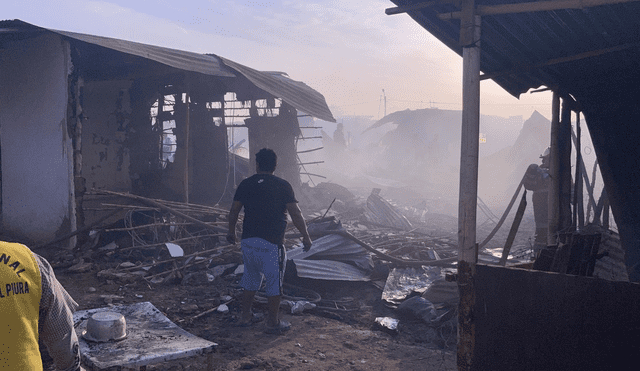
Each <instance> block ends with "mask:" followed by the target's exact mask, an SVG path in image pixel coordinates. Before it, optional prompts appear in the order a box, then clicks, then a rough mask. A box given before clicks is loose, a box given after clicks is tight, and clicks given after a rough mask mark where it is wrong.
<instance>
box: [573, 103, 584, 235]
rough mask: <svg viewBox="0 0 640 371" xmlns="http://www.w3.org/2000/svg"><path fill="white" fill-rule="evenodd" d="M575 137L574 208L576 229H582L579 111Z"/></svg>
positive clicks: (582, 165)
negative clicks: (576, 212)
mask: <svg viewBox="0 0 640 371" xmlns="http://www.w3.org/2000/svg"><path fill="white" fill-rule="evenodd" d="M576 136H577V138H576V139H577V143H576V179H575V182H576V190H575V192H576V201H577V202H576V207H577V209H578V215H577V219H578V224H577V226H578V229H581V228H582V227H584V197H583V195H582V194H583V189H584V183H583V179H582V178H583V176H582V174H583V172H585V170H586V169H584V163H583V161H582V148H581V146H582V144H581V140H580V138H581V136H582V128H581V127H580V111H577V112H576Z"/></svg>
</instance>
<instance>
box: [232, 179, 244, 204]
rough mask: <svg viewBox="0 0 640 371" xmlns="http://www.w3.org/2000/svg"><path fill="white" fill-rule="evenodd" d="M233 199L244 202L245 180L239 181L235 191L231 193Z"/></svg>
mask: <svg viewBox="0 0 640 371" xmlns="http://www.w3.org/2000/svg"><path fill="white" fill-rule="evenodd" d="M233 200H234V201H240V202H242V203H243V204H245V203H246V201H247V187H246V182H244V181H242V182H240V184H239V185H238V188H236V193H235V194H234V195H233Z"/></svg>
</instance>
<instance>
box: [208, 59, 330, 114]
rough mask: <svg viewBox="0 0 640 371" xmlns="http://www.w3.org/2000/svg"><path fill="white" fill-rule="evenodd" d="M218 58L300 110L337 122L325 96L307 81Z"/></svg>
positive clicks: (255, 83) (261, 87) (258, 85)
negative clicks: (307, 83) (306, 82)
mask: <svg viewBox="0 0 640 371" xmlns="http://www.w3.org/2000/svg"><path fill="white" fill-rule="evenodd" d="M218 58H220V59H222V62H223V63H224V64H225V65H227V66H229V67H231V68H233V69H234V70H236V71H238V72H239V73H241V74H242V75H243V76H245V77H246V78H247V79H248V80H249V81H251V82H252V83H253V84H254V85H256V86H257V87H259V88H260V89H262V90H264V91H266V92H268V93H270V94H272V95H273V96H275V97H278V98H281V99H282V100H284V101H285V102H287V103H289V104H290V105H292V106H293V107H294V108H295V109H297V110H298V111H302V112H304V113H307V114H309V115H311V116H313V117H317V118H319V119H321V120H325V121H330V122H336V119H335V118H333V114H332V113H331V110H330V109H329V107H328V106H327V102H326V101H325V99H324V96H323V95H322V94H320V93H318V92H317V91H316V90H314V89H312V88H310V87H309V86H308V85H306V84H305V83H303V82H300V81H295V80H292V79H290V78H289V77H287V76H286V75H285V74H283V73H278V72H262V71H257V70H254V69H253V68H250V67H247V66H243V65H241V64H239V63H236V62H234V61H232V60H229V59H227V58H223V57H218Z"/></svg>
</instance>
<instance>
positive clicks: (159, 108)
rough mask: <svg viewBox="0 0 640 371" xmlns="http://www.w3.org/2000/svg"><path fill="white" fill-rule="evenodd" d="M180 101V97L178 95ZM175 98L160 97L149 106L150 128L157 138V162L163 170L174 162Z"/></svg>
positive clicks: (171, 96) (175, 143)
mask: <svg viewBox="0 0 640 371" xmlns="http://www.w3.org/2000/svg"><path fill="white" fill-rule="evenodd" d="M178 97H179V99H182V95H178ZM175 102H176V99H175V96H173V95H164V94H163V95H162V96H161V97H160V98H158V99H157V100H156V101H155V102H154V103H153V105H152V106H151V126H152V127H153V129H152V130H153V132H155V133H156V134H157V136H158V152H159V157H158V161H159V162H160V165H161V167H162V168H163V169H165V168H166V167H167V165H168V164H169V163H173V162H174V161H175V156H176V148H177V142H176V135H175V131H174V129H175V128H176V121H175V120H174V119H173V115H174V107H175Z"/></svg>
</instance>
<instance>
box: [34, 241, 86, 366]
mask: <svg viewBox="0 0 640 371" xmlns="http://www.w3.org/2000/svg"><path fill="white" fill-rule="evenodd" d="M33 255H34V256H35V257H36V261H37V262H38V267H39V268H40V277H41V281H42V297H41V299H40V321H39V322H40V323H39V326H38V327H39V333H40V339H42V342H43V343H44V344H45V345H46V347H47V350H48V351H49V355H50V356H51V358H53V361H54V362H55V364H56V369H57V370H62V371H78V370H83V368H81V367H80V350H79V346H78V338H77V336H76V331H75V329H74V323H73V312H74V311H75V309H76V308H77V306H78V304H77V303H76V302H75V301H74V300H73V298H71V296H70V295H69V293H67V291H66V290H65V289H64V287H62V285H61V284H60V282H58V280H57V279H56V276H55V273H54V272H53V269H52V268H51V265H49V262H47V261H46V259H44V258H43V257H41V256H40V255H38V254H35V253H34V254H33Z"/></svg>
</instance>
